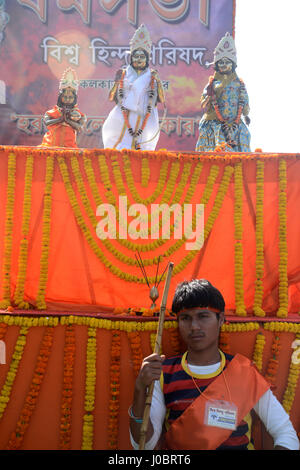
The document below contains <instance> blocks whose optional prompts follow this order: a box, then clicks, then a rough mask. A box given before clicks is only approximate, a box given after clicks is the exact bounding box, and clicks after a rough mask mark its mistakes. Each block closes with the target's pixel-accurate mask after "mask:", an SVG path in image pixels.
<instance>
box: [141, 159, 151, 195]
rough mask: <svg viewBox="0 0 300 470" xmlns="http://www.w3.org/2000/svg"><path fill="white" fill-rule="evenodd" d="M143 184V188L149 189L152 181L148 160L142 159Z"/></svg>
mask: <svg viewBox="0 0 300 470" xmlns="http://www.w3.org/2000/svg"><path fill="white" fill-rule="evenodd" d="M141 173H142V174H141V184H142V187H143V188H147V187H148V185H149V179H150V167H149V161H148V158H142V168H141Z"/></svg>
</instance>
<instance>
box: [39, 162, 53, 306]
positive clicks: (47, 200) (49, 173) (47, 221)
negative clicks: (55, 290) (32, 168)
mask: <svg viewBox="0 0 300 470" xmlns="http://www.w3.org/2000/svg"><path fill="white" fill-rule="evenodd" d="M53 170H54V158H53V157H52V156H48V157H47V161H46V179H45V193H44V211H43V233H42V254H41V260H40V279H39V287H38V293H37V297H36V306H37V308H38V309H39V310H45V309H46V307H47V306H46V302H45V292H46V286H47V280H48V258H49V251H50V231H51V208H52V196H51V193H52V183H53Z"/></svg>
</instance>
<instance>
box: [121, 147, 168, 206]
mask: <svg viewBox="0 0 300 470" xmlns="http://www.w3.org/2000/svg"><path fill="white" fill-rule="evenodd" d="M122 158H123V163H124V174H125V178H126V183H127V187H128V189H129V191H130V193H131V194H132V196H133V199H134V201H135V202H137V203H141V204H145V205H146V206H147V205H149V204H151V203H153V202H154V201H155V200H156V199H157V198H158V197H159V196H160V195H161V194H163V189H164V186H165V184H166V181H167V175H168V170H169V167H170V161H169V160H163V161H162V164H161V167H160V171H159V179H158V182H157V186H156V188H155V190H154V191H153V193H152V194H151V196H149V197H147V198H142V197H141V196H140V195H139V193H138V191H137V189H136V187H135V181H134V178H133V174H132V168H131V160H130V158H129V157H128V155H127V154H125V155H123V156H122Z"/></svg>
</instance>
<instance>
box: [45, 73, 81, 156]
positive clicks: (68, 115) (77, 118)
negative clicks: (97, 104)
mask: <svg viewBox="0 0 300 470" xmlns="http://www.w3.org/2000/svg"><path fill="white" fill-rule="evenodd" d="M78 87H79V81H78V80H77V77H76V73H75V71H74V70H73V69H71V68H68V69H67V70H65V72H64V74H63V76H62V79H61V80H60V84H59V94H58V99H57V104H56V105H55V106H54V108H52V109H50V110H49V111H47V112H46V113H45V115H44V122H45V124H46V127H47V132H46V134H45V135H44V137H43V141H42V144H41V147H73V148H78V146H77V143H76V137H77V133H78V132H80V131H81V129H82V127H83V125H84V124H85V122H86V116H85V114H83V113H82V112H81V111H80V110H79V108H78V106H77V92H78Z"/></svg>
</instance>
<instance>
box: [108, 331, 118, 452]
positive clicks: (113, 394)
mask: <svg viewBox="0 0 300 470" xmlns="http://www.w3.org/2000/svg"><path fill="white" fill-rule="evenodd" d="M120 343H121V335H120V331H118V330H117V329H113V330H112V342H111V361H110V373H109V374H110V399H109V421H108V449H109V450H113V449H117V448H118V429H119V428H118V422H119V410H120V362H121V344H120Z"/></svg>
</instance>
